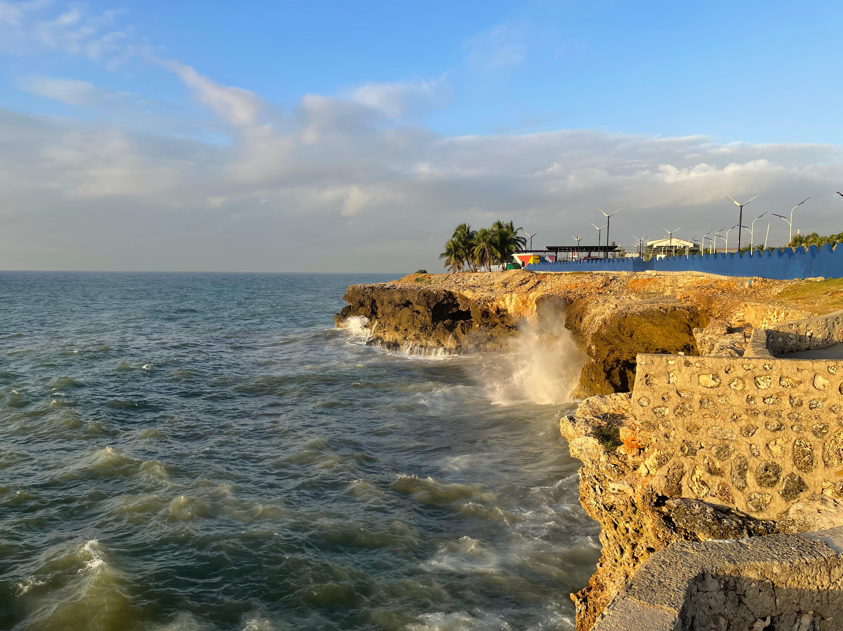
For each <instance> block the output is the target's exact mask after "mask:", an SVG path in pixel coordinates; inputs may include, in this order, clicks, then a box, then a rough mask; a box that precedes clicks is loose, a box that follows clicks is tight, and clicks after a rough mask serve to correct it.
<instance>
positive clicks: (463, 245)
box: [451, 223, 477, 272]
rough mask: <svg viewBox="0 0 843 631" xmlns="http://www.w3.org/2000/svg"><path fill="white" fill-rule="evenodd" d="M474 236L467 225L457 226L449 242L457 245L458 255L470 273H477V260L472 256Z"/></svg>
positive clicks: (473, 232)
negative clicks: (454, 242)
mask: <svg viewBox="0 0 843 631" xmlns="http://www.w3.org/2000/svg"><path fill="white" fill-rule="evenodd" d="M476 236H477V232H475V231H474V230H472V229H471V226H470V225H468V224H467V223H461V224H460V225H458V226H457V229H456V230H454V234H453V235H452V236H451V240H452V241H456V243H457V247H458V250H459V255H460V256H461V257H462V260H463V262H464V264H465V265H467V266H468V269H470V270H471V271H472V272H476V271H477V259H476V257H475V256H474V239H475V237H476Z"/></svg>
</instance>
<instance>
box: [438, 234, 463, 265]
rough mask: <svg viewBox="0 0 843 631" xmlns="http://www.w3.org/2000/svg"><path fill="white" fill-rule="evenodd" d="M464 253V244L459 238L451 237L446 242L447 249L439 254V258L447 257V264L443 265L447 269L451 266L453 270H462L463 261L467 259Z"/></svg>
mask: <svg viewBox="0 0 843 631" xmlns="http://www.w3.org/2000/svg"><path fill="white" fill-rule="evenodd" d="M463 253H464V252H463V248H462V244H461V243H460V242H459V241H458V240H457V239H450V240H449V241H448V242H447V243H446V244H445V251H444V252H442V254H440V255H439V258H440V259H445V265H444V266H443V267H445V269H448V268H450V269H451V272H461V271H462V267H463V261H465V257H464V256H463Z"/></svg>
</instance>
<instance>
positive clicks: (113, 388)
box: [0, 273, 599, 631]
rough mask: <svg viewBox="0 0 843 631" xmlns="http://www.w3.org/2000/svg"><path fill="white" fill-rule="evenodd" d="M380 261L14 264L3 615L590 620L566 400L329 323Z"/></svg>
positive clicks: (590, 558)
mask: <svg viewBox="0 0 843 631" xmlns="http://www.w3.org/2000/svg"><path fill="white" fill-rule="evenodd" d="M359 280H363V279H359V278H342V277H333V276H327V277H285V276H272V275H265V276H264V275H255V276H249V275H232V276H214V275H210V276H203V275H188V276H182V275H178V274H175V275H161V276H154V275H153V276H146V275H126V276H120V275H114V276H107V277H102V278H101V277H99V276H97V275H69V276H51V275H37V274H36V275H28V274H21V275H7V274H2V273H0V300H2V301H3V305H4V309H3V310H0V330H5V331H10V332H15V334H17V333H18V332H20V335H17V336H7V337H4V339H3V342H4V345H5V346H4V348H3V351H2V353H3V355H2V357H3V362H2V363H3V372H2V373H0V470H2V472H3V481H2V484H1V485H0V506H2V508H3V510H2V511H0V531H2V532H3V538H2V540H0V558H2V559H3V575H2V578H0V620H2V624H6V625H7V626H9V627H10V628H14V629H20V630H21V631H23V630H26V631H40V630H44V631H53V630H54V629H62V630H64V629H67V630H69V631H76V630H80V631H81V630H82V629H85V630H86V631H88V630H92V631H123V630H124V629H128V630H129V631H164V630H167V631H194V630H202V631H263V630H264V629H272V630H278V631H288V630H292V629H325V630H337V631H339V630H341V629H359V628H382V629H386V630H388V631H399V630H401V631H403V630H405V629H408V628H413V629H431V630H432V629H460V630H465V629H506V628H508V627H509V626H511V627H512V628H518V629H524V628H530V629H557V628H566V625H568V623H569V622H570V621H572V620H573V607H572V604H571V603H570V601H569V599H568V598H567V592H570V591H573V590H575V589H579V588H581V587H582V586H584V585H585V583H586V581H587V578H588V576H589V575H590V573H591V571H592V569H593V565H594V562H595V560H596V558H597V555H598V553H599V543H598V540H597V529H596V527H595V526H594V524H593V523H592V522H591V521H590V520H589V519H588V518H587V517H586V516H585V515H584V513H583V511H582V510H581V508H580V507H579V504H578V502H577V484H576V470H577V463H576V462H574V461H572V460H571V459H570V458H569V456H568V452H567V449H566V448H565V445H564V443H563V442H562V439H561V438H560V437H559V434H558V429H557V425H556V419H557V414H558V413H559V412H560V406H558V405H549V404H547V400H552V401H555V402H560V401H565V400H566V399H565V397H564V396H559V397H556V396H555V395H554V396H552V397H550V398H549V399H546V400H543V399H542V398H541V397H539V396H538V395H536V394H535V393H533V394H530V393H529V391H528V390H527V389H526V388H527V387H528V386H529V385H530V383H534V382H536V378H534V377H530V374H529V372H523V373H520V372H519V371H518V369H517V365H518V361H522V360H526V359H527V358H528V357H530V356H532V353H528V352H526V351H524V352H522V354H521V355H519V354H518V352H515V353H514V354H512V355H510V356H508V357H509V359H506V357H507V355H506V354H498V355H488V356H465V357H460V356H456V355H450V356H447V357H443V356H442V355H441V354H440V355H439V356H434V357H432V359H438V360H441V359H447V360H448V361H426V359H430V358H426V357H424V355H425V354H426V353H427V351H426V350H425V351H424V352H423V353H417V352H416V351H415V350H414V349H412V348H409V347H408V348H406V349H404V350H403V351H402V350H401V349H399V350H398V351H385V350H384V349H377V348H373V347H371V346H367V345H366V344H365V342H366V341H367V340H368V336H369V335H370V333H371V329H370V328H368V327H366V326H364V325H365V323H363V322H360V323H358V324H359V325H360V326H357V327H356V328H355V329H354V330H348V329H347V330H345V331H337V330H335V329H328V327H329V326H330V322H331V317H332V314H333V313H335V312H336V310H337V309H338V308H339V307H341V304H339V303H340V302H341V301H340V298H339V297H340V296H341V295H342V293H343V291H344V289H345V287H346V286H347V285H348V284H351V283H352V282H354V281H359ZM115 322H118V323H119V326H115ZM372 325H373V328H374V330H375V332H377V324H376V323H372ZM545 332H546V331H540V332H539V333H537V335H538V336H540V335H542V334H543V333H545ZM536 344H537V346H542V345H543V343H542V342H536ZM563 350H564V349H563ZM434 355H435V354H434ZM506 362H510V363H506ZM538 364H539V365H542V364H544V365H546V362H544V361H543V360H541V361H539V362H538ZM512 366H515V368H511V367H512ZM505 367H507V368H505ZM554 370H555V369H554ZM516 374H523V378H521V379H520V380H514V379H511V378H512V377H513V376H514V375H516ZM507 380H510V381H511V383H510V384H509V386H508V389H506V390H505V392H502V393H500V394H495V389H494V386H495V384H498V383H500V382H506V381H507ZM516 381H517V383H516ZM537 402H540V403H542V404H541V405H539V404H538V403H537ZM496 403H508V405H499V404H496ZM562 405H563V406H564V405H566V404H564V403H562Z"/></svg>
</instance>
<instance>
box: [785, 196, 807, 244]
mask: <svg viewBox="0 0 843 631" xmlns="http://www.w3.org/2000/svg"><path fill="white" fill-rule="evenodd" d="M809 199H811V198H810V197H806V198H805V199H803V200H802V201H801V202H799V203H798V204H796V206H794V207H793V208H791V209H790V221H788V222H787V225H788V226H789V227H790V234H789V235H788V239H787V242H788V243H790V242H791V241H793V211H794V210H796V209H797V208H799V207H800V206H801V205H802V204H804V203H805V202H807V201H808V200H809Z"/></svg>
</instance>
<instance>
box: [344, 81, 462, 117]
mask: <svg viewBox="0 0 843 631" xmlns="http://www.w3.org/2000/svg"><path fill="white" fill-rule="evenodd" d="M349 98H350V100H352V101H354V102H356V103H360V104H361V105H365V106H366V107H370V108H372V109H374V110H377V111H378V112H381V113H383V114H384V115H385V116H387V117H389V118H403V117H406V116H412V115H415V114H419V113H423V112H425V111H427V110H429V109H434V108H441V107H444V106H445V105H446V104H447V102H448V99H449V98H450V89H449V86H448V84H447V82H446V80H445V77H444V76H442V77H439V78H438V79H434V80H431V81H412V82H411V81H397V82H395V83H367V84H364V85H361V86H360V87H358V88H356V89H355V90H354V91H353V92H352V93H351V94H350V97H349Z"/></svg>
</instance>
